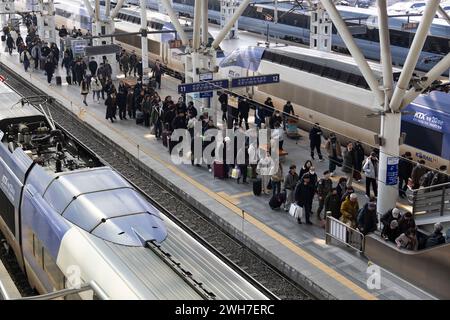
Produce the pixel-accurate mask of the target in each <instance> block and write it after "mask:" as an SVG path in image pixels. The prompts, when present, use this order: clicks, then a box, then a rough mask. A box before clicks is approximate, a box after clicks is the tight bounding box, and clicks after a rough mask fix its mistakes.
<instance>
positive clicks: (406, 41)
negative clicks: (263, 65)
mask: <svg viewBox="0 0 450 320" xmlns="http://www.w3.org/2000/svg"><path fill="white" fill-rule="evenodd" d="M25 1H26V3H27V4H28V3H29V2H30V1H31V0H25ZM126 3H128V4H129V5H128V7H127V8H124V9H122V10H121V11H120V12H121V14H119V16H118V18H119V19H121V20H122V21H127V22H129V23H132V24H139V23H140V11H139V9H138V7H136V6H134V5H133V4H136V5H138V4H139V1H137V0H128V1H127V2H126ZM193 4H194V0H174V1H173V8H174V10H175V11H176V12H178V13H179V14H180V16H184V17H187V18H192V17H193V16H194V9H193ZM208 5H209V10H208V18H209V21H210V22H211V23H215V24H219V21H220V2H219V1H216V0H210V1H209V2H208ZM147 7H148V8H151V9H153V10H158V3H157V1H155V0H147ZM55 9H56V15H57V20H58V16H59V17H60V18H61V20H62V22H61V23H59V25H61V24H64V23H65V24H66V26H67V25H69V26H71V25H72V24H74V25H75V26H76V27H77V28H82V29H85V30H90V29H91V21H92V19H91V17H90V16H89V14H88V13H87V11H86V9H85V8H84V4H83V1H67V0H61V1H58V2H57V3H56V4H55ZM291 9H292V5H291V4H286V3H279V4H278V11H279V14H278V15H279V17H280V18H279V19H278V23H274V22H273V21H269V20H267V18H268V17H272V18H273V16H274V6H273V5H271V4H266V3H260V4H258V1H256V2H255V3H254V4H253V5H249V6H248V7H247V9H246V10H245V11H244V13H243V14H242V16H241V17H240V18H239V28H240V29H243V30H247V31H251V32H254V33H257V34H263V35H265V34H267V32H269V36H271V37H277V38H279V39H285V40H289V41H295V42H299V43H302V44H308V43H309V38H310V28H309V20H310V11H308V10H307V9H295V10H291ZM338 10H339V11H340V13H341V15H342V16H343V18H344V19H346V20H347V23H348V24H349V25H350V26H355V27H356V26H362V27H363V28H359V29H358V30H359V31H358V32H356V33H355V34H354V35H353V36H354V38H355V42H356V43H357V45H358V47H359V48H360V49H361V51H362V52H363V54H364V55H365V57H366V58H367V59H371V60H376V61H379V60H380V47H379V31H378V29H377V27H378V21H377V13H376V10H374V9H373V8H370V9H362V8H353V7H348V6H338ZM101 11H102V12H103V7H101ZM133 12H134V13H133ZM130 15H132V16H133V17H132V18H129V16H130ZM163 16H164V17H166V16H165V15H159V14H158V13H157V12H155V11H151V13H149V21H151V20H152V17H154V18H153V19H154V20H155V21H156V20H165V22H164V23H162V24H161V26H158V27H157V28H154V29H158V28H159V30H161V29H162V26H163V25H164V24H167V25H170V20H169V19H168V18H167V17H166V18H162V17H163ZM417 21H418V20H417V17H395V18H390V19H389V28H390V37H391V39H390V42H391V52H392V61H393V64H394V65H396V66H402V65H403V63H404V61H405V59H406V56H407V55H408V51H409V47H410V46H411V42H412V39H413V37H414V34H415V30H416V29H407V28H406V27H405V26H406V25H407V24H408V22H417ZM181 22H182V24H185V23H186V21H184V20H182V21H181ZM149 27H152V26H151V23H150V22H149ZM416 27H417V26H416ZM170 28H171V29H173V27H170ZM361 30H363V31H361ZM153 36H154V37H153V38H154V39H151V40H153V41H155V39H156V38H159V39H161V38H160V36H156V35H153ZM135 38H137V37H135ZM166 41H167V38H165V39H164V40H163V42H166ZM332 41H333V50H334V51H337V52H343V53H347V48H346V46H345V44H344V42H343V41H342V39H341V37H340V36H339V35H338V34H337V31H336V29H335V28H334V27H333V40H332ZM153 47H155V46H154V45H153ZM449 51H450V26H449V25H448V23H447V22H446V21H445V20H443V19H435V20H434V21H433V24H432V26H431V28H430V32H429V35H428V37H427V40H426V42H425V45H424V49H423V51H422V53H421V55H420V58H419V62H418V64H417V67H416V69H417V70H420V71H424V72H426V71H428V70H430V69H431V68H432V67H433V66H434V65H435V64H436V63H437V62H438V61H439V60H440V58H442V57H443V54H445V53H446V52H449ZM176 55H179V53H176V54H174V56H176ZM166 63H167V60H166ZM446 74H447V75H448V73H446Z"/></svg>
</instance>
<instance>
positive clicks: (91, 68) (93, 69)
mask: <svg viewBox="0 0 450 320" xmlns="http://www.w3.org/2000/svg"><path fill="white" fill-rule="evenodd" d="M88 67H89V71H90V72H91V75H93V76H94V75H96V74H97V69H98V63H97V61H95V58H94V57H92V59H91V61H89V65H88Z"/></svg>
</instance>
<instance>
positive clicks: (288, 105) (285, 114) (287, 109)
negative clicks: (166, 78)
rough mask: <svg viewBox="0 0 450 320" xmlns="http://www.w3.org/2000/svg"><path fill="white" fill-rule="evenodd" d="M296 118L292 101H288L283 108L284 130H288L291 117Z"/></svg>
mask: <svg viewBox="0 0 450 320" xmlns="http://www.w3.org/2000/svg"><path fill="white" fill-rule="evenodd" d="M291 114H292V115H293V116H295V112H294V108H293V107H292V104H291V102H290V101H286V104H285V105H284V106H283V129H284V130H286V125H287V122H288V119H289V116H290V115H291Z"/></svg>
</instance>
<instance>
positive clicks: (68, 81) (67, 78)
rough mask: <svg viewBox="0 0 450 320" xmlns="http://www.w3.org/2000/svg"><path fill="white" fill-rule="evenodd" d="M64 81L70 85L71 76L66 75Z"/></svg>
mask: <svg viewBox="0 0 450 320" xmlns="http://www.w3.org/2000/svg"><path fill="white" fill-rule="evenodd" d="M66 82H67V84H68V85H71V84H72V77H71V76H67V77H66Z"/></svg>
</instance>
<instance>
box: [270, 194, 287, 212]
mask: <svg viewBox="0 0 450 320" xmlns="http://www.w3.org/2000/svg"><path fill="white" fill-rule="evenodd" d="M285 201H286V194H285V193H284V192H281V193H279V194H276V195H274V196H272V198H270V200H269V206H270V208H271V209H272V210H275V209H279V208H280V207H281V205H282V204H283V203H284V202H285Z"/></svg>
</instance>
